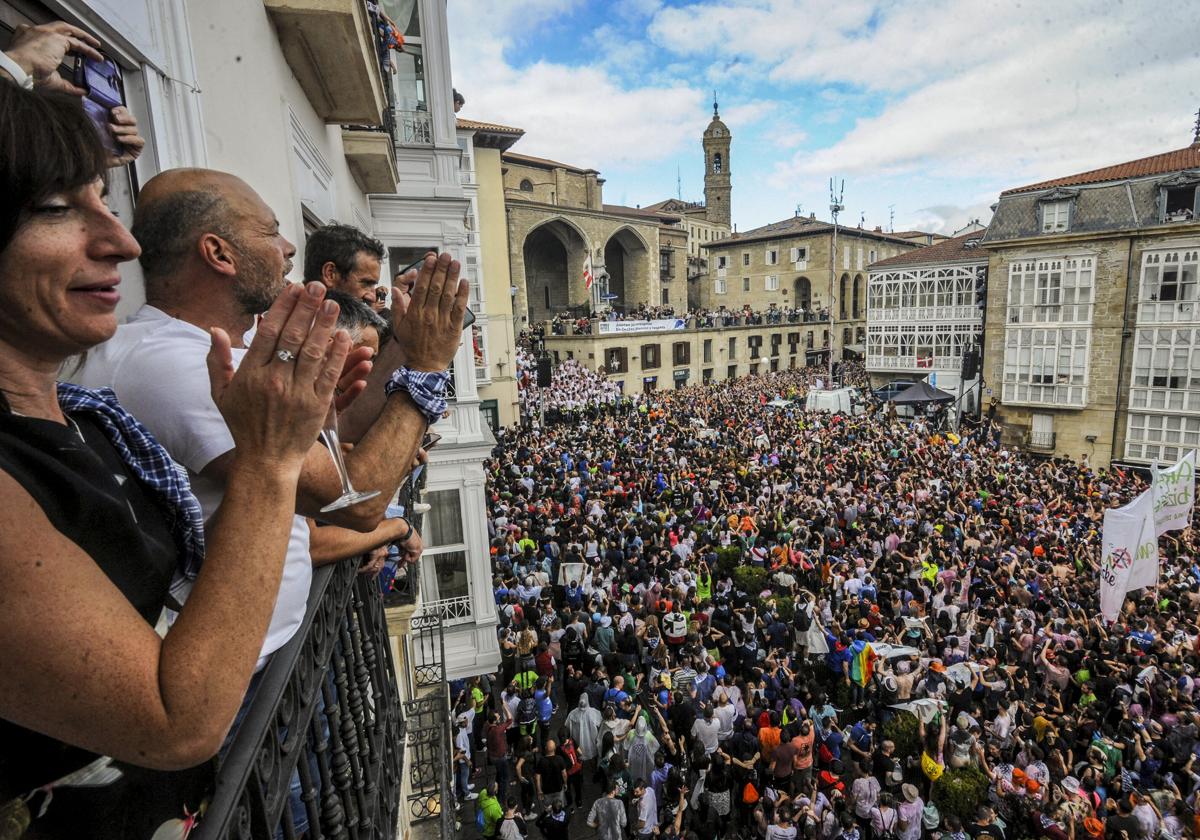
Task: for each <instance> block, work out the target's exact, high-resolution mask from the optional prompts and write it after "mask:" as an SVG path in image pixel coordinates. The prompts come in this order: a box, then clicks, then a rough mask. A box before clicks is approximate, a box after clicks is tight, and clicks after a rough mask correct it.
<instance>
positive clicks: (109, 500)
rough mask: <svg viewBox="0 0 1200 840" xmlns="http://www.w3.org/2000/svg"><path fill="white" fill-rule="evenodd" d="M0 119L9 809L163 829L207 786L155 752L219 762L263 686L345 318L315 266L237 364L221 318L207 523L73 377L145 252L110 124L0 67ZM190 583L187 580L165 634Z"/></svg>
mask: <svg viewBox="0 0 1200 840" xmlns="http://www.w3.org/2000/svg"><path fill="white" fill-rule="evenodd" d="M0 114H3V115H4V121H3V127H2V128H0V194H3V195H4V197H5V198H4V202H3V205H2V207H0V673H2V674H4V679H3V680H0V744H3V745H4V746H3V749H2V750H0V817H2V821H3V823H4V825H5V829H4V830H5V836H6V837H7V836H13V834H12V831H13V827H14V826H16V834H15V836H20V837H24V838H35V837H37V838H42V837H120V838H148V837H150V836H151V835H152V834H154V832H155V830H156V828H157V827H159V826H160V825H161V824H163V823H164V822H166V821H169V820H172V819H175V818H183V817H184V816H185V809H187V810H190V811H191V812H195V811H196V810H197V809H198V807H199V805H200V797H201V796H202V794H203V792H204V789H205V786H206V785H207V784H208V782H209V781H210V778H209V777H208V775H207V773H205V772H203V771H200V772H197V771H191V772H188V773H176V772H161V771H183V770H187V769H188V768H196V767H197V766H198V765H203V764H204V762H206V761H208V759H210V758H211V757H212V756H213V755H214V754H215V753H216V752H217V748H218V747H219V746H220V745H221V742H222V741H223V739H224V738H225V735H226V733H227V732H228V730H229V727H230V724H231V723H232V721H233V719H234V715H235V713H236V712H237V710H238V707H239V705H240V704H241V702H242V698H243V696H244V695H245V693H246V688H247V685H248V684H249V681H250V677H251V674H252V672H253V669H254V665H255V662H256V660H257V658H258V653H259V649H260V647H261V643H262V639H263V637H264V636H265V634H266V629H267V623H268V619H269V618H270V616H271V612H272V608H273V607H274V602H275V593H276V592H277V591H278V589H279V582H280V576H281V573H282V568H283V559H284V554H285V550H286V547H287V541H288V535H289V532H290V529H291V521H292V516H293V513H294V509H293V508H294V501H293V500H294V499H295V494H296V484H297V478H298V476H299V472H300V467H301V463H302V461H303V459H304V456H305V454H306V453H307V452H308V450H309V448H310V447H311V446H312V442H313V440H314V439H315V438H316V436H317V433H318V431H319V430H320V427H321V423H322V421H323V419H324V417H325V414H326V412H327V410H328V407H329V404H330V400H331V399H332V397H333V389H334V386H335V385H336V383H337V379H338V376H339V375H340V372H341V367H342V364H343V362H344V360H345V358H346V354H347V351H348V349H349V337H348V336H347V335H346V334H345V333H344V332H341V331H337V332H335V323H336V320H337V306H336V305H334V304H332V303H323V297H324V289H323V288H321V287H320V284H313V286H312V287H310V290H309V293H307V294H305V293H304V290H302V289H300V288H298V287H297V288H294V289H291V290H289V291H288V292H285V293H284V294H283V295H281V296H280V297H279V299H278V300H276V301H275V303H274V305H273V306H272V307H271V310H270V312H268V313H267V314H266V316H264V318H263V322H262V324H261V325H260V327H259V329H258V333H257V337H256V339H255V341H254V343H253V344H252V345H251V347H250V349H249V350H248V352H247V355H246V357H245V360H244V362H243V363H242V365H241V367H240V368H239V369H238V371H237V373H236V374H235V373H233V365H232V359H231V353H230V348H231V344H230V338H229V336H228V335H226V334H225V333H224V332H223V331H221V330H213V334H212V351H211V352H210V355H209V371H210V374H211V378H212V396H213V400H214V401H215V402H216V404H217V405H218V406H219V407H220V409H221V412H222V414H223V415H224V417H225V420H226V422H227V423H228V426H229V429H230V431H231V433H232V434H233V437H234V439H235V440H236V441H237V451H238V455H237V458H236V463H235V467H234V469H233V471H232V473H231V480H230V483H229V491H228V493H229V495H227V497H226V504H225V505H223V506H222V508H221V513H220V516H219V521H214V522H211V523H209V525H210V527H209V528H208V533H207V539H206V535H205V527H204V523H203V521H202V518H201V514H200V507H199V504H198V503H197V501H196V499H195V497H194V496H193V495H192V492H191V488H190V486H189V484H188V481H187V478H186V477H185V475H184V474H183V473H182V472H181V471H180V470H178V469H177V468H176V467H175V465H174V463H173V462H172V461H171V459H170V457H169V456H168V455H167V453H166V452H165V450H163V449H162V447H161V446H159V445H158V443H157V442H156V441H155V440H154V438H153V437H151V436H150V434H149V433H148V432H147V431H146V429H145V428H144V427H143V426H141V424H139V423H138V422H137V421H136V420H135V419H134V418H133V417H131V416H130V415H129V414H128V413H127V412H126V411H125V410H124V409H122V408H121V406H120V405H119V404H118V403H117V401H116V399H115V397H114V396H113V394H112V392H111V391H106V390H102V391H98V392H93V391H88V390H86V389H83V388H79V387H77V386H73V385H70V384H67V383H61V382H56V376H57V373H58V371H59V369H60V367H61V366H62V364H63V363H64V362H65V361H66V360H67V359H68V358H69V357H71V356H73V355H75V354H78V353H83V352H85V351H87V350H88V349H89V348H91V347H94V346H95V345H97V344H99V343H101V342H103V341H105V340H107V339H108V338H109V337H111V336H112V334H113V332H114V331H115V330H116V326H117V321H116V314H115V310H116V305H117V302H118V300H119V295H118V293H117V286H118V284H119V283H120V275H119V273H118V267H119V265H120V264H121V263H123V262H127V261H129V260H132V259H135V258H136V257H137V256H138V254H139V247H138V244H137V243H136V242H135V241H134V240H133V238H132V237H131V236H130V234H129V233H128V232H127V231H126V230H125V228H124V227H123V226H122V225H121V223H120V221H119V220H118V219H117V218H116V217H115V216H114V215H113V214H112V213H111V212H110V211H109V209H108V207H107V206H106V204H105V202H104V188H105V168H106V166H107V160H106V156H105V152H104V150H103V148H102V147H101V144H100V140H99V137H98V135H97V133H96V131H95V129H94V128H93V126H92V124H91V123H90V122H89V120H88V119H87V117H85V115H84V112H83V109H82V107H81V105H80V102H79V100H78V99H77V98H73V97H68V96H63V95H58V94H43V93H29V92H25V91H23V90H21V89H19V88H18V87H17V86H16V85H13V84H9V83H3V84H0ZM206 543H207V545H206ZM202 563H203V566H201V564H202ZM173 582H174V583H176V584H178V583H181V584H183V585H185V586H187V587H190V594H189V595H188V597H187V603H186V605H185V606H184V607H183V608H182V611H181V612H180V614H179V618H178V620H177V621H176V622H175V623H174V625H173V626H172V628H171V631H170V634H169V635H168V636H167V637H166V638H165V639H164V638H160V637H159V636H158V635H157V634H156V633H155V632H154V626H155V623H156V622H157V620H158V618H159V615H160V613H161V612H162V610H163V608H164V606H167V605H169V604H173V603H175V602H174V601H173V600H172V599H171V598H170V591H172V590H173V588H174V584H173ZM64 596H67V597H69V598H70V601H69V603H68V604H64V603H63V601H64ZM64 607H65V608H64Z"/></svg>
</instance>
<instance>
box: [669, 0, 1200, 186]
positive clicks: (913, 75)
mask: <svg viewBox="0 0 1200 840" xmlns="http://www.w3.org/2000/svg"><path fill="white" fill-rule="evenodd" d="M1170 9H1171V11H1170V13H1169V15H1170V17H1171V20H1170V21H1165V20H1164V7H1163V6H1162V5H1161V4H1159V3H1157V2H1154V0H1135V1H1133V2H1124V3H1112V2H1110V0H1060V1H1059V2H1057V3H1053V4H1041V5H1033V4H1027V3H1025V4H1022V3H995V4H990V5H988V6H987V7H986V9H973V11H971V12H964V7H963V5H962V4H961V2H956V0H930V2H926V3H922V4H920V5H919V6H917V5H915V4H911V3H883V2H870V1H869V0H847V2H844V3H840V4H838V5H836V6H835V7H828V6H826V5H824V4H823V3H820V2H817V0H725V2H721V3H716V2H709V1H708V0H706V2H702V3H697V4H693V5H690V6H685V7H673V8H669V9H664V10H662V11H661V12H659V14H658V15H656V17H655V19H654V21H653V23H652V24H651V26H650V29H649V31H650V34H651V37H652V38H653V39H654V40H655V41H656V42H657V43H659V44H660V45H661V46H663V47H665V48H667V49H670V50H672V51H673V52H675V53H677V54H680V55H687V56H692V57H693V58H696V59H697V60H707V59H705V56H706V55H709V54H719V55H720V56H721V58H720V61H721V62H723V63H725V64H728V63H730V62H741V63H742V64H743V65H745V66H753V67H755V68H756V69H757V71H758V72H760V73H762V74H763V75H764V76H766V77H768V78H769V79H771V80H772V82H773V83H775V84H777V85H781V86H797V85H807V86H812V85H840V86H844V87H847V86H848V88H849V90H848V92H842V91H840V90H839V89H837V88H825V89H824V90H821V91H820V92H819V93H818V94H817V100H818V101H819V102H821V103H822V104H821V105H819V106H818V107H817V108H816V109H814V112H813V113H811V114H810V115H809V117H808V119H809V124H810V125H814V126H815V125H821V124H823V123H824V124H829V123H832V122H837V121H839V120H841V119H843V118H844V116H845V114H846V113H854V112H856V111H857V112H859V113H861V112H862V111H863V110H864V107H865V106H866V105H867V104H868V103H865V102H864V94H870V95H873V97H874V102H871V103H869V104H870V105H873V106H874V107H873V108H872V110H873V111H874V112H875V115H873V116H870V117H864V118H860V119H859V120H857V121H856V122H855V123H854V125H853V127H852V128H851V129H850V130H849V131H848V132H847V133H846V134H845V135H844V136H843V137H841V138H840V139H837V140H836V141H835V142H833V143H832V144H830V145H827V146H826V147H825V148H820V149H806V150H804V151H803V152H802V153H797V154H796V155H795V156H794V157H793V159H792V160H790V161H787V162H785V163H783V164H781V165H780V166H778V167H777V168H776V175H777V176H778V177H781V178H785V179H787V178H797V177H805V176H813V175H828V174H830V173H833V172H840V173H846V174H850V175H857V176H860V177H862V176H880V175H883V176H886V175H894V174H898V173H905V174H907V175H909V176H910V177H912V178H914V179H922V178H926V179H929V178H961V179H968V178H975V179H979V178H989V179H990V178H992V177H994V176H1000V177H1002V178H1004V179H1005V180H1003V181H1002V183H1008V184H1009V185H1011V186H1016V185H1017V184H1019V183H1020V182H1022V181H1025V180H1029V179H1030V178H1037V177H1043V176H1046V177H1049V176H1053V175H1056V174H1066V173H1068V172H1072V171H1076V170H1078V169H1087V168H1091V167H1094V166H1101V165H1104V164H1106V163H1115V162H1119V161H1121V160H1124V159H1128V158H1131V157H1135V156H1137V155H1141V154H1152V153H1154V152H1157V151H1163V150H1166V149H1171V148H1178V147H1180V146H1182V145H1184V144H1185V143H1186V139H1187V134H1186V129H1187V125H1188V124H1189V119H1190V118H1189V111H1190V110H1191V109H1192V108H1194V106H1195V102H1196V101H1197V99H1200V96H1198V93H1200V48H1198V47H1197V42H1196V39H1195V32H1196V31H1197V30H1198V29H1200V5H1198V4H1194V3H1191V4H1182V5H1174V6H1171V7H1170ZM1164 24H1169V25H1164Z"/></svg>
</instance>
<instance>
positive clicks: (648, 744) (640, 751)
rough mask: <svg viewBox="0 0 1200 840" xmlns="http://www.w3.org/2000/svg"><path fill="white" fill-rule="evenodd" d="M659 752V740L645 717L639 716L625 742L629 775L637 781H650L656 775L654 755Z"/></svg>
mask: <svg viewBox="0 0 1200 840" xmlns="http://www.w3.org/2000/svg"><path fill="white" fill-rule="evenodd" d="M657 752H658V739H657V738H655V737H654V734H653V733H652V732H651V731H650V726H649V724H647V723H646V718H645V717H644V716H638V719H637V723H636V724H635V725H634V727H633V732H631V733H630V734H629V737H628V738H627V739H626V741H625V756H626V759H625V764H626V766H627V767H628V768H629V775H630V776H632V777H633V778H635V779H649V778H650V776H651V775H652V774H653V773H654V755H655V753H657Z"/></svg>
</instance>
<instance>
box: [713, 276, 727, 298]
mask: <svg viewBox="0 0 1200 840" xmlns="http://www.w3.org/2000/svg"><path fill="white" fill-rule="evenodd" d="M713 293H714V294H718V295H725V294H728V293H729V283H728V282H727V281H726V280H725V278H724V277H718V278H717V280H716V282H715V283H714V284H713Z"/></svg>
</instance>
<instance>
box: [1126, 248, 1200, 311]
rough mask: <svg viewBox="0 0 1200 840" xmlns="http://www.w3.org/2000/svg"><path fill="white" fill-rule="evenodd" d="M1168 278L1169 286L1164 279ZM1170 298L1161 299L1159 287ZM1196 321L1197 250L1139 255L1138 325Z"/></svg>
mask: <svg viewBox="0 0 1200 840" xmlns="http://www.w3.org/2000/svg"><path fill="white" fill-rule="evenodd" d="M1168 276H1169V277H1170V278H1171V280H1170V282H1169V283H1164V282H1163V281H1164V279H1166V278H1167V277H1168ZM1164 286H1169V287H1170V288H1171V289H1172V290H1173V291H1172V294H1173V295H1174V297H1171V298H1168V299H1167V300H1163V298H1162V292H1163V287H1164ZM1198 320H1200V248H1195V247H1192V248H1176V249H1173V250H1169V251H1168V250H1159V251H1147V252H1146V253H1144V254H1142V274H1141V280H1140V282H1139V284H1138V311H1137V322H1138V323H1139V324H1154V323H1159V324H1164V323H1165V324H1171V323H1178V322H1192V321H1198Z"/></svg>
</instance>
